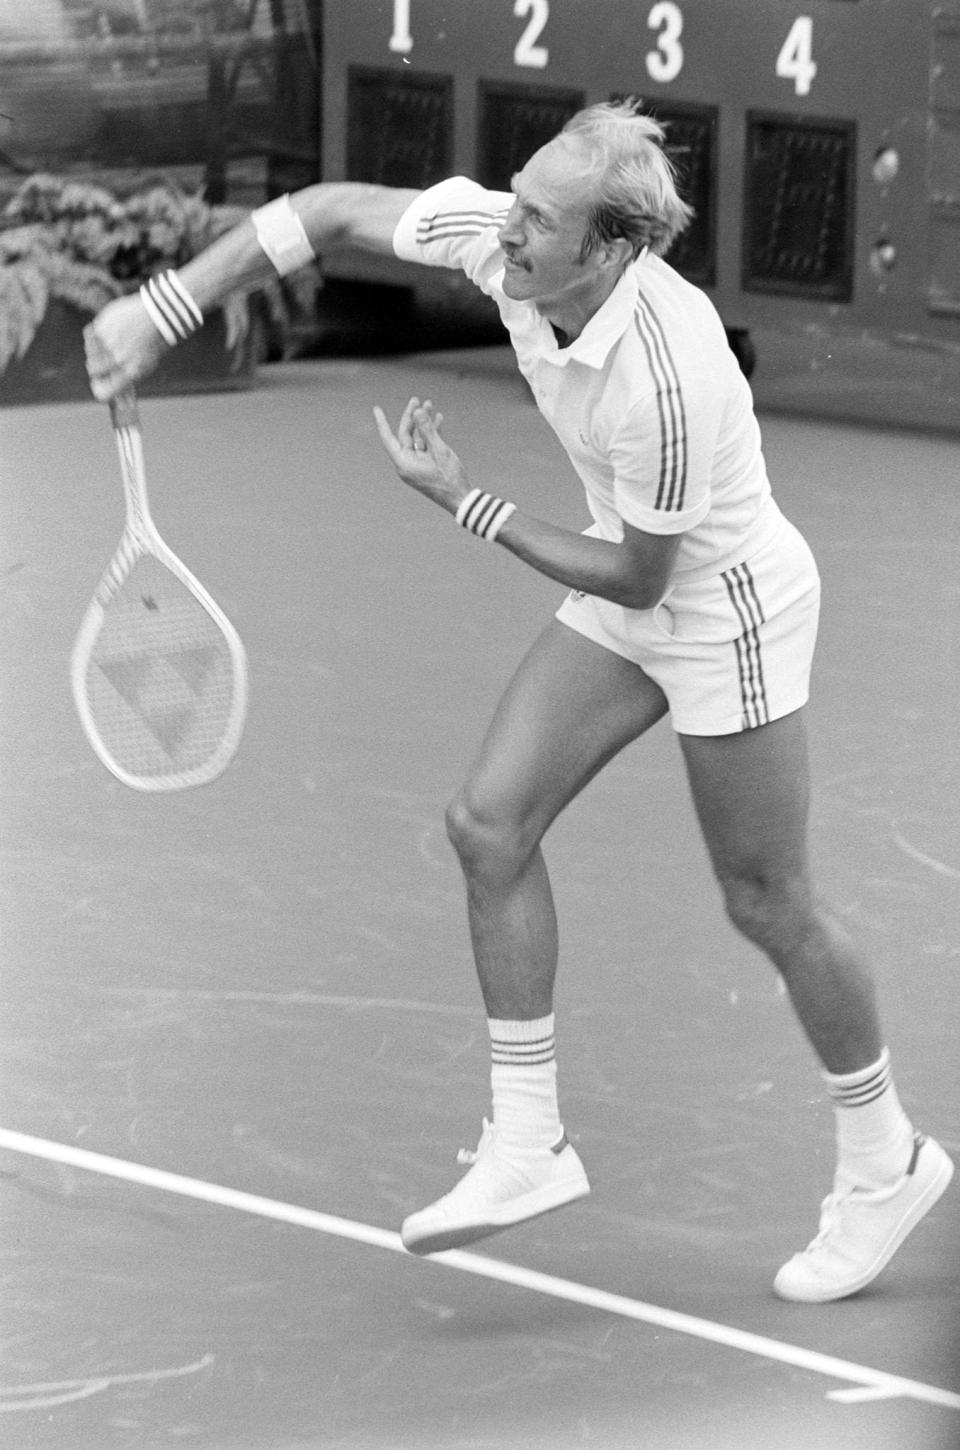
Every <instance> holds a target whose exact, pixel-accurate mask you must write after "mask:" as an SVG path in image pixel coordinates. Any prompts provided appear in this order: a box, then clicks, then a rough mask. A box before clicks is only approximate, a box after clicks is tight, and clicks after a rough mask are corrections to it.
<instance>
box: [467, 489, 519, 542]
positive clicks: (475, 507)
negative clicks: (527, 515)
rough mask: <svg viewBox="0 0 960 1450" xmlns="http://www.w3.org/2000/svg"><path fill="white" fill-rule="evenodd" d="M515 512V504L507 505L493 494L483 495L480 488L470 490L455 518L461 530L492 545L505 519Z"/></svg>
mask: <svg viewBox="0 0 960 1450" xmlns="http://www.w3.org/2000/svg"><path fill="white" fill-rule="evenodd" d="M516 510H517V506H516V504H515V503H507V502H506V500H505V499H502V498H497V496H496V494H493V493H484V491H483V489H482V488H472V489H471V490H470V492H469V493H468V494H467V496H466V498H465V499H463V500H462V501H461V503H460V506H459V508H458V509H457V512H456V514H455V518H456V520H457V523H458V524H459V525H460V527H461V528H463V529H467V530H469V532H470V533H471V534H476V536H477V538H478V539H485V540H486V542H487V543H488V544H492V543H494V542H495V541H496V537H497V535H498V534H499V532H500V530H501V529H502V528H503V526H504V524H505V523H506V522H507V519H508V518H509V517H510V515H511V514H513V513H516Z"/></svg>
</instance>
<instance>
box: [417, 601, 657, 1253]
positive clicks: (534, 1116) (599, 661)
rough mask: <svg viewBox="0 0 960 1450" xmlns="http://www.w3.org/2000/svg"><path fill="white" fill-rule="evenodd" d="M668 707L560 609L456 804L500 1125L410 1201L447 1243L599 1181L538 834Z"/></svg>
mask: <svg viewBox="0 0 960 1450" xmlns="http://www.w3.org/2000/svg"><path fill="white" fill-rule="evenodd" d="M665 711H666V701H665V699H664V697H663V694H662V692H661V691H660V689H659V687H658V686H657V685H655V684H654V683H653V681H652V680H650V679H649V678H648V676H647V675H646V674H644V672H643V670H641V669H640V668H639V666H637V665H635V664H632V663H631V662H630V661H628V660H625V659H623V658H621V657H620V656H619V655H616V654H614V653H612V652H611V651H609V650H606V649H603V648H602V647H601V646H600V645H597V644H595V643H593V642H592V641H591V640H588V639H585V638H584V637H583V636H581V635H579V634H577V633H576V632H575V631H574V630H571V629H569V628H568V627H567V626H566V625H564V624H560V623H558V622H557V621H553V622H552V623H551V624H550V625H549V626H548V627H547V629H546V630H545V632H544V633H543V635H541V637H540V639H539V640H538V641H537V643H536V644H535V645H534V647H533V649H532V650H531V651H530V653H529V654H528V655H527V657H526V659H525V660H524V661H523V663H522V664H521V666H520V668H519V670H518V671H517V673H516V675H515V676H514V678H513V680H512V681H511V683H510V685H509V687H508V688H507V691H506V693H505V695H504V697H503V699H502V701H501V703H500V706H499V708H498V709H497V712H496V714H495V716H494V718H493V721H492V723H491V726H490V729H489V731H488V733H487V736H486V739H485V740H484V743H483V746H482V748H481V751H480V755H479V758H478V760H477V762H476V764H475V765H474V768H473V770H472V771H471V774H470V777H469V780H468V782H467V784H466V786H465V787H464V789H463V791H462V792H461V794H460V795H459V796H458V798H457V800H456V801H455V802H454V803H453V805H452V806H451V808H450V811H449V813H448V830H449V834H450V838H451V841H452V842H453V845H454V847H455V849H456V851H457V854H458V856H459V858H460V862H461V866H462V868H463V872H464V877H465V881H466V887H467V903H468V912H469V920H470V933H471V939H472V943H473V951H474V957H475V961H476V966H477V974H478V977H479V981H480V988H481V992H482V994H483V1000H484V1004H485V1006H486V1010H487V1020H488V1026H489V1029H490V1037H491V1055H492V1069H491V1084H492V1089H493V1105H494V1106H493V1124H492V1128H491V1127H490V1126H485V1131H484V1136H483V1138H482V1140H481V1144H480V1148H479V1150H478V1152H477V1154H473V1155H470V1154H468V1155H463V1157H464V1161H467V1162H471V1163H472V1164H473V1166H472V1167H471V1170H470V1172H469V1173H468V1174H467V1175H466V1176H465V1177H464V1178H463V1179H462V1180H461V1181H460V1183H458V1184H457V1186H456V1188H455V1189H454V1190H453V1192H452V1193H450V1194H448V1195H446V1197H445V1198H442V1199H440V1200H439V1201H438V1202H437V1203H436V1204H432V1205H430V1207H428V1208H426V1209H424V1210H422V1211H421V1212H420V1213H416V1214H412V1215H411V1216H410V1218H408V1219H407V1220H406V1221H405V1223H404V1225H403V1229H402V1236H403V1240H404V1243H405V1244H406V1246H407V1247H408V1248H409V1249H411V1250H413V1251H414V1252H416V1253H436V1252H438V1251H440V1250H441V1249H446V1248H453V1247H456V1246H459V1245H461V1244H465V1243H471V1242H473V1241H475V1240H476V1239H478V1238H483V1237H485V1236H486V1235H488V1234H490V1233H494V1232H496V1231H497V1230H498V1229H500V1228H505V1227H507V1226H508V1225H509V1224H511V1223H517V1222H520V1221H521V1220H522V1219H526V1218H530V1217H533V1216H534V1215H535V1214H537V1213H543V1212H545V1211H546V1210H547V1209H550V1208H556V1207H559V1206H560V1205H561V1204H562V1203H566V1202H569V1201H570V1200H571V1199H573V1198H576V1197H579V1196H581V1195H582V1194H584V1193H586V1192H588V1191H589V1185H588V1183H587V1179H586V1174H585V1173H584V1171H583V1167H582V1165H581V1164H580V1160H579V1158H577V1155H576V1153H575V1152H574V1150H573V1148H572V1147H571V1146H570V1145H569V1144H568V1143H567V1142H566V1139H565V1137H564V1135H563V1129H562V1125H561V1122H560V1117H559V1108H558V1105H557V1094H556V1062H555V1055H554V1046H553V987H554V979H555V976H556V969H557V922H556V914H555V911H554V905H553V896H552V892H551V888H550V881H549V878H548V875H547V870H546V866H545V863H544V859H543V854H542V852H541V849H540V842H541V839H542V837H543V835H544V833H545V831H546V830H547V828H548V827H549V826H550V824H551V823H552V821H553V820H554V819H555V818H556V816H557V815H558V814H559V813H560V811H561V810H563V808H564V807H565V806H566V805H567V804H568V803H569V802H570V801H571V800H572V799H573V798H574V796H575V795H577V794H578V793H579V791H580V790H582V789H583V787H584V786H585V785H586V784H587V783H588V781H590V780H591V779H592V778H593V776H594V775H596V773H597V772H598V771H599V770H600V769H601V768H602V767H603V765H605V764H606V762H607V761H609V760H610V759H612V757H613V756H614V755H616V754H617V752H618V751H620V750H621V749H622V748H623V747H624V746H625V745H627V744H628V743H629V742H630V741H631V740H634V739H636V738H637V737H638V736H639V735H642V734H643V733H644V731H646V730H647V729H649V728H650V726H651V725H653V724H655V723H656V721H657V720H659V719H660V718H661V717H662V716H663V715H664V713H665Z"/></svg>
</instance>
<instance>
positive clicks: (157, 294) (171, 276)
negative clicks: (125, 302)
mask: <svg viewBox="0 0 960 1450" xmlns="http://www.w3.org/2000/svg"><path fill="white" fill-rule="evenodd" d="M140 301H141V302H142V303H143V305H144V307H145V308H146V309H147V314H148V316H149V318H150V321H151V322H152V323H153V325H154V327H155V328H156V329H157V331H158V332H159V334H160V336H161V337H162V338H163V340H164V342H165V343H167V344H168V345H169V346H170V347H175V346H176V345H177V343H178V342H185V341H186V339H187V338H188V337H189V336H190V334H191V333H192V332H196V330H197V328H198V327H200V326H201V325H202V323H203V313H202V312H201V311H200V308H199V307H198V306H197V304H196V303H195V302H194V300H193V298H192V297H191V296H190V293H189V292H188V291H187V289H186V287H185V286H184V285H183V283H182V282H181V281H180V278H179V277H178V276H177V274H176V272H173V271H170V272H160V273H159V274H158V275H157V276H156V277H151V278H150V279H149V280H148V281H146V282H144V284H143V286H142V287H141V288H140Z"/></svg>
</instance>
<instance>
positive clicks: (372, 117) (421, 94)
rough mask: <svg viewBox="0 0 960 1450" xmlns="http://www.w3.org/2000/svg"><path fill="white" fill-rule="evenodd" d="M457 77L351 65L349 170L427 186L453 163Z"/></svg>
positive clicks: (384, 181)
mask: <svg viewBox="0 0 960 1450" xmlns="http://www.w3.org/2000/svg"><path fill="white" fill-rule="evenodd" d="M452 127H453V81H452V79H451V77H449V76H434V75H429V76H428V75H418V74H417V73H416V72H413V73H410V72H405V73H404V74H403V75H398V74H397V73H396V71H389V70H371V69H366V68H362V67H359V66H354V67H351V69H350V72H349V77H348V90H347V175H348V178H349V180H351V181H370V182H376V183H377V184H378V185H380V186H409V187H414V188H417V189H419V190H424V189H425V188H426V187H428V186H432V185H433V184H434V182H436V181H442V180H443V179H444V177H446V176H448V175H449V173H450V167H451V133H452Z"/></svg>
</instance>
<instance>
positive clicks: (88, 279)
mask: <svg viewBox="0 0 960 1450" xmlns="http://www.w3.org/2000/svg"><path fill="white" fill-rule="evenodd" d="M245 215H246V213H245V212H244V211H243V210H242V209H240V208H237V207H229V206H215V207H213V206H209V205H208V204H207V202H205V201H204V200H203V198H202V197H201V196H197V195H188V194H187V193H186V192H183V191H182V190H181V189H180V188H179V187H177V186H175V185H174V184H173V183H171V182H169V181H166V180H161V181H157V182H155V183H153V184H151V185H148V186H146V187H145V189H143V190H141V191H137V192H134V193H133V194H132V195H130V196H128V197H126V198H124V199H122V200H121V199H120V198H118V197H117V196H115V195H113V193H111V192H110V191H108V190H107V189H106V188H105V187H102V186H98V185H95V184H92V183H86V182H77V181H70V180H66V179H64V178H63V177H59V176H51V175H47V174H45V173H38V174H36V175H34V176H31V177H28V178H27V180H26V181H24V182H23V184H22V185H21V186H20V188H19V190H18V191H17V192H16V193H15V194H14V196H13V197H12V198H11V199H10V201H9V202H8V203H7V205H6V207H5V208H4V210H3V211H2V213H0V375H2V374H3V372H4V371H5V370H6V368H7V367H8V365H9V364H10V362H11V361H12V360H13V359H14V358H21V357H23V355H24V353H25V352H26V351H27V348H28V347H29V346H30V344H31V342H32V341H33V339H34V336H35V335H36V332H37V328H38V327H39V326H40V324H41V322H42V321H43V318H44V316H45V315H46V311H47V307H48V305H49V303H50V301H51V299H53V298H60V299H62V300H64V301H66V302H70V303H72V304H73V305H74V306H75V307H77V308H79V309H80V310H81V311H83V312H88V313H90V314H91V315H92V314H93V313H95V312H98V311H99V310H100V308H101V307H103V306H105V305H106V303H107V302H109V301H110V300H111V298H114V297H120V296H122V295H124V294H125V293H127V292H135V291H136V290H137V289H138V288H139V287H140V285H141V283H142V282H143V281H145V279H146V278H147V277H150V276H152V275H153V274H154V273H156V272H161V271H165V270H166V269H167V268H169V267H180V266H182V265H183V264H184V263H185V262H187V261H189V259H190V258H191V257H194V256H196V254H197V253H198V252H200V251H202V250H203V249H204V248H205V247H206V246H207V245H209V243H210V242H212V241H213V240H215V238H216V237H218V236H220V235H221V234H222V233H223V232H225V231H228V230H229V229H230V228H231V227H233V226H235V225H236V223H237V222H239V221H240V220H241V219H242V218H243V217H244V216H245ZM319 286H320V279H319V274H318V272H317V271H316V269H315V268H312V267H311V268H308V269H306V271H305V272H303V273H300V274H297V275H296V276H295V277H293V278H287V279H285V281H284V282H283V283H282V284H281V283H279V282H272V283H269V284H268V285H267V286H266V287H264V288H263V289H262V293H261V295H262V298H263V302H264V304H265V306H266V309H267V313H268V315H269V317H270V320H271V323H272V324H273V327H274V328H275V329H276V331H277V332H278V333H279V334H280V335H281V336H283V335H285V334H286V333H287V331H288V329H289V326H290V323H291V321H292V320H293V319H294V318H296V317H298V316H300V315H304V316H310V315H311V314H312V311H313V308H314V305H315V301H316V293H317V290H318V288H319ZM223 307H224V312H225V315H226V323H227V342H228V346H229V347H230V348H231V349H238V348H239V347H240V346H241V344H242V342H243V339H244V338H245V336H246V334H247V331H248V330H249V326H250V309H249V305H248V299H247V297H246V295H245V294H243V293H237V292H235V293H232V294H231V295H230V296H229V297H227V298H226V299H225V301H224V304H223Z"/></svg>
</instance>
